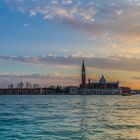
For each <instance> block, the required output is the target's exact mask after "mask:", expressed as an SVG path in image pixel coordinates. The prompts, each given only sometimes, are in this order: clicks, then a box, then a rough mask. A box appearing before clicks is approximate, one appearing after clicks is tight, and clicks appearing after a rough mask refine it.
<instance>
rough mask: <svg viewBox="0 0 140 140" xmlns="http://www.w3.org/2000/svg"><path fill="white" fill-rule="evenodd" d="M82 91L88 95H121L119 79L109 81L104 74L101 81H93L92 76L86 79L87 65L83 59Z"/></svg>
mask: <svg viewBox="0 0 140 140" xmlns="http://www.w3.org/2000/svg"><path fill="white" fill-rule="evenodd" d="M80 92H81V93H82V94H86V95H119V94H120V88H119V81H117V82H108V81H107V80H106V79H105V77H104V76H103V75H102V76H101V78H100V79H99V81H97V82H91V80H90V78H89V79H88V82H87V81H86V67H85V64H84V61H83V64H82V70H81V84H80Z"/></svg>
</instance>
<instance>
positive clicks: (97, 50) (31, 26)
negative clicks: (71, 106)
mask: <svg viewBox="0 0 140 140" xmlns="http://www.w3.org/2000/svg"><path fill="white" fill-rule="evenodd" d="M0 10H1V13H0V26H1V27H2V28H1V29H0V44H1V46H0V60H1V61H4V62H5V64H3V65H2V64H1V65H2V66H3V69H4V68H5V71H8V72H7V73H8V75H6V77H10V76H11V73H12V72H13V69H11V71H10V70H7V68H8V67H9V63H10V65H16V64H15V63H17V62H18V63H20V65H28V66H27V68H28V69H29V71H30V73H28V72H27V71H26V73H25V75H27V76H28V77H30V74H31V75H32V74H34V73H36V72H35V71H34V72H33V73H31V66H35V67H36V68H38V67H39V66H38V65H43V66H44V67H46V71H45V72H46V73H45V72H42V71H41V70H40V69H38V70H37V73H38V74H39V77H36V79H38V80H39V79H42V80H41V81H40V83H43V85H45V82H46V83H48V82H47V81H45V79H43V76H44V77H46V79H49V80H50V82H51V83H53V82H55V81H54V80H53V76H54V77H55V79H57V80H56V81H59V80H60V79H59V77H64V78H63V79H64V81H65V82H64V81H61V83H63V82H64V83H67V84H68V83H69V84H76V82H77V80H79V79H78V75H80V66H81V61H82V60H83V59H85V63H86V66H87V68H88V70H89V73H91V69H92V70H93V72H94V71H99V73H97V72H95V73H96V75H97V77H99V75H100V74H102V73H103V74H104V75H108V71H109V72H110V73H111V75H110V77H112V79H113V80H120V82H121V83H123V84H124V85H126V86H130V87H135V88H139V87H140V86H138V85H139V71H140V55H139V54H140V2H139V0H1V1H0ZM17 67H18V66H15V69H14V71H15V72H16V73H19V74H20V75H22V74H21V73H24V70H19V69H18V68H17ZM52 67H53V68H52ZM3 71H4V70H3ZM3 71H2V70H0V72H1V73H3ZM78 72H79V73H78ZM50 73H53V76H52V75H51V78H50V77H49V75H50ZM118 73H120V75H118ZM124 73H126V77H123V75H124ZM132 73H133V74H132ZM9 74H10V75H9ZM57 74H58V75H57ZM2 75H3V74H2ZM2 75H1V76H2ZM41 75H43V76H42V77H41ZM63 75H64V76H63ZM116 75H118V77H116ZM12 76H13V75H12ZM75 76H76V80H73V78H74V79H75ZM15 77H16V78H15ZM48 77H49V78H48ZM71 77H73V78H71ZM95 77H96V76H95ZM12 78H14V79H16V81H17V79H18V80H19V79H20V78H21V79H23V80H25V79H28V78H27V77H26V78H25V77H24V78H23V77H22V76H20V78H17V76H16V75H14V76H13V77H11V79H12ZM29 79H30V80H31V79H32V76H31V77H30V78H29ZM51 79H52V80H51ZM66 79H67V80H66ZM96 79H97V78H96ZM49 80H48V81H49ZM72 80H73V82H72ZM31 81H32V80H31ZM52 81H53V82H52ZM68 81H69V82H68ZM75 81H76V82H75ZM5 83H6V82H5ZM55 83H56V84H57V82H55ZM58 83H59V82H58ZM78 84H79V83H78Z"/></svg>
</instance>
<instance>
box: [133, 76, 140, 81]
mask: <svg viewBox="0 0 140 140" xmlns="http://www.w3.org/2000/svg"><path fill="white" fill-rule="evenodd" d="M131 79H132V80H140V77H131Z"/></svg>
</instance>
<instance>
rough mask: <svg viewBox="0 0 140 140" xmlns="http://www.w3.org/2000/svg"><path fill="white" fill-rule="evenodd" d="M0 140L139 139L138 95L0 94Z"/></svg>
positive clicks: (139, 109)
mask: <svg viewBox="0 0 140 140" xmlns="http://www.w3.org/2000/svg"><path fill="white" fill-rule="evenodd" d="M0 140H140V95H134V96H99V95H97V96H96V95H94V96H63V95H62V96H55V95H52V96H51V95H48V96H47V95H42V96H39V95H36V96H35V95H33V96H0Z"/></svg>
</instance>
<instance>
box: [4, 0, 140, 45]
mask: <svg viewBox="0 0 140 140" xmlns="http://www.w3.org/2000/svg"><path fill="white" fill-rule="evenodd" d="M6 2H7V3H8V4H9V5H12V6H13V7H15V8H17V9H22V11H26V12H28V13H29V14H30V16H37V15H42V18H44V19H47V20H54V21H55V22H56V21H57V22H60V23H61V24H63V25H67V26H70V27H72V28H74V29H77V30H81V31H85V32H87V33H90V34H91V35H94V36H103V35H105V34H110V36H115V37H117V38H118V39H124V38H125V39H130V38H131V39H134V38H136V37H137V41H138V42H140V18H139V17H140V12H139V9H140V3H139V1H134V0H123V1H122V0H117V1H114V0H107V1H104V0H101V1H97V0H93V1H90V0H87V1H86V2H84V0H81V1H79V0H77V1H74V0H60V1H57V0H51V1H49V0H42V1H38V0H31V1H27V0H13V1H9V0H7V1H6ZM19 11H20V10H19ZM135 41H136V40H135Z"/></svg>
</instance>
